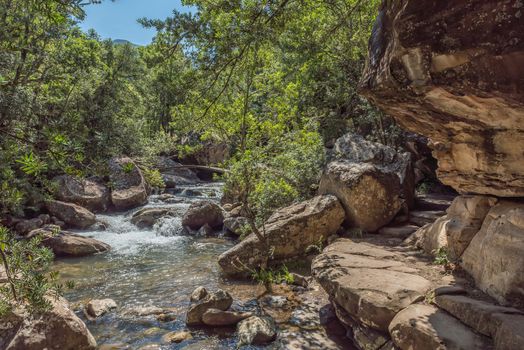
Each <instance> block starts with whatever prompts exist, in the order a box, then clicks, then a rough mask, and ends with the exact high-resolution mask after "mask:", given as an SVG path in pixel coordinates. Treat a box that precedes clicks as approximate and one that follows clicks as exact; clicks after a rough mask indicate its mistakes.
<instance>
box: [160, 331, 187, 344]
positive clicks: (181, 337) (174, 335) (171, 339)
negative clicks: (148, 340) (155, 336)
mask: <svg viewBox="0 0 524 350" xmlns="http://www.w3.org/2000/svg"><path fill="white" fill-rule="evenodd" d="M189 339H193V336H192V335H191V333H189V332H187V331H178V332H169V333H167V334H164V335H163V336H162V341H163V342H164V343H181V342H183V341H185V340H189Z"/></svg>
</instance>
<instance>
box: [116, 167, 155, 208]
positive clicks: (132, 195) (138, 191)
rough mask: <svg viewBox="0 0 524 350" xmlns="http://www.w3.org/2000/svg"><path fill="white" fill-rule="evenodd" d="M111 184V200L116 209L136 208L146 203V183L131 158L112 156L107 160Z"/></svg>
mask: <svg viewBox="0 0 524 350" xmlns="http://www.w3.org/2000/svg"><path fill="white" fill-rule="evenodd" d="M109 170H110V175H109V176H110V179H111V183H112V185H113V187H112V191H111V202H112V203H113V205H114V206H115V208H116V209H118V210H126V209H131V208H136V207H138V206H141V205H144V204H145V203H147V184H146V181H145V180H144V176H143V175H142V171H141V170H140V169H139V168H138V167H137V166H136V164H135V163H134V162H133V160H132V159H131V158H127V157H122V158H113V159H111V160H110V161H109Z"/></svg>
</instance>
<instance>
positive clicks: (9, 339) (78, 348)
mask: <svg viewBox="0 0 524 350" xmlns="http://www.w3.org/2000/svg"><path fill="white" fill-rule="evenodd" d="M48 300H49V301H50V302H51V305H52V307H51V309H50V310H49V311H45V312H38V313H32V314H29V312H27V311H26V310H23V309H21V308H15V309H14V310H13V311H11V312H10V313H8V314H7V315H4V316H2V317H1V318H0V349H4V350H42V349H49V350H95V349H96V348H97V344H96V341H95V339H94V338H93V336H92V335H91V333H90V332H89V330H88V329H87V327H86V325H85V324H84V323H83V322H82V320H80V319H79V318H78V317H77V316H76V315H75V313H74V312H73V311H72V310H70V309H69V305H68V303H67V301H65V300H64V299H62V298H60V299H55V298H49V299H48Z"/></svg>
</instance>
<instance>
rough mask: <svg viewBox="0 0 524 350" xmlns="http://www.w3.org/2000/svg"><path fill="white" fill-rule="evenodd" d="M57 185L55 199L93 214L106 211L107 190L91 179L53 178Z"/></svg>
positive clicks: (107, 203) (66, 176)
mask: <svg viewBox="0 0 524 350" xmlns="http://www.w3.org/2000/svg"><path fill="white" fill-rule="evenodd" d="M54 182H55V183H56V185H57V192H56V198H57V199H58V200H60V201H62V202H70V203H75V204H78V205H80V206H82V207H85V208H87V209H89V210H90V211H93V212H99V211H106V210H107V209H108V208H109V204H110V194H109V189H108V188H107V187H106V186H104V185H102V184H100V183H98V182H96V181H94V180H91V179H81V178H77V177H74V176H70V175H61V176H57V177H56V178H54Z"/></svg>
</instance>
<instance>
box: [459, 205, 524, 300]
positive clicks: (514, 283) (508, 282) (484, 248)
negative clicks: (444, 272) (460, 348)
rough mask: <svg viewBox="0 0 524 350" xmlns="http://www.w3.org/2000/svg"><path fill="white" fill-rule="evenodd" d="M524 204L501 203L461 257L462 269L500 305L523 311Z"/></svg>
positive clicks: (487, 218)
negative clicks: (514, 306) (508, 304)
mask: <svg viewBox="0 0 524 350" xmlns="http://www.w3.org/2000/svg"><path fill="white" fill-rule="evenodd" d="M523 252H524V203H520V202H512V201H506V200H504V201H500V202H499V203H498V204H496V205H495V206H494V207H493V208H491V210H490V211H489V212H488V214H487V215H486V218H485V219H484V223H483V224H482V228H481V229H480V231H479V232H478V233H477V234H476V235H475V237H473V239H472V240H471V243H470V244H469V246H468V247H467V249H466V250H465V251H464V254H463V255H462V263H461V266H462V267H463V268H464V270H466V271H467V272H469V273H470V274H471V275H472V276H473V278H474V279H475V282H476V284H477V286H478V287H479V288H480V289H482V290H483V291H485V292H486V293H488V294H489V295H491V296H492V297H494V298H495V299H497V300H498V301H499V302H500V303H510V304H511V303H513V304H514V305H520V306H521V307H524V269H523V266H524V254H523Z"/></svg>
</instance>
